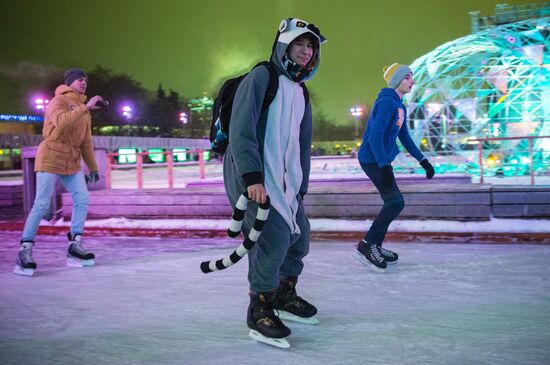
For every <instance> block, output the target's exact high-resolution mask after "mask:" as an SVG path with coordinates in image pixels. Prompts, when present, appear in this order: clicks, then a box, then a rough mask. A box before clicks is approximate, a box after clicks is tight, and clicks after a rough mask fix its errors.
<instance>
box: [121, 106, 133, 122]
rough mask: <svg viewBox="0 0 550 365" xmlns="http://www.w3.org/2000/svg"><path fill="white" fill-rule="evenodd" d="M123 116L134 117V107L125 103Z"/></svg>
mask: <svg viewBox="0 0 550 365" xmlns="http://www.w3.org/2000/svg"><path fill="white" fill-rule="evenodd" d="M122 116H123V117H124V118H126V119H130V118H132V107H131V106H129V105H124V106H123V107H122Z"/></svg>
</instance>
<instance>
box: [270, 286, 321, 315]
mask: <svg viewBox="0 0 550 365" xmlns="http://www.w3.org/2000/svg"><path fill="white" fill-rule="evenodd" d="M297 282H298V278H297V277H296V276H289V277H288V278H286V279H282V280H281V282H280V284H279V288H278V289H277V294H276V295H275V299H274V300H273V308H274V309H275V312H276V314H277V315H278V316H279V318H281V319H285V320H288V321H294V322H299V323H305V324H318V323H319V320H318V319H317V318H315V317H314V315H315V314H317V308H315V306H314V305H313V304H311V303H308V302H307V301H306V300H304V299H303V298H302V297H300V296H298V294H297V293H296V283H297Z"/></svg>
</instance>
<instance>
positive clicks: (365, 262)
mask: <svg viewBox="0 0 550 365" xmlns="http://www.w3.org/2000/svg"><path fill="white" fill-rule="evenodd" d="M353 257H354V258H355V259H356V260H357V261H359V262H360V263H362V264H363V265H365V266H368V267H369V268H370V269H371V270H373V271H375V272H378V273H384V272H386V269H382V268H379V267H377V266H374V265H373V264H372V263H371V262H370V261H369V260H367V259H366V258H365V256H363V254H361V253H360V252H359V251H355V252H354V253H353Z"/></svg>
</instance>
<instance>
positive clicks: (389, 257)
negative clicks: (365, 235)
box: [378, 246, 399, 265]
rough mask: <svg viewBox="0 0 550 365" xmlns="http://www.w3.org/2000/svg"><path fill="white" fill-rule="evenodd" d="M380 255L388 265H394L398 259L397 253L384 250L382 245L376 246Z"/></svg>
mask: <svg viewBox="0 0 550 365" xmlns="http://www.w3.org/2000/svg"><path fill="white" fill-rule="evenodd" d="M378 251H379V252H380V256H382V258H383V259H384V261H386V263H387V264H388V265H396V264H397V263H398V262H399V261H398V260H399V255H398V254H397V253H395V252H393V251H390V250H386V249H385V248H383V247H382V246H378Z"/></svg>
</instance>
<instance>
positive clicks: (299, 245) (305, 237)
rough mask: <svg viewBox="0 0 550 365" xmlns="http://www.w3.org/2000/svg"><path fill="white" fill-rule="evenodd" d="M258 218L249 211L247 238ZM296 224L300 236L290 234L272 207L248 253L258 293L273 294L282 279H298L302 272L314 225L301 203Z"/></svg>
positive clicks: (252, 283) (253, 287)
mask: <svg viewBox="0 0 550 365" xmlns="http://www.w3.org/2000/svg"><path fill="white" fill-rule="evenodd" d="M298 199H300V198H298ZM255 216H256V209H249V210H248V211H247V212H246V216H245V220H244V222H243V231H244V232H246V235H248V232H250V228H251V227H252V224H253V222H254V219H255ZM296 222H297V223H298V226H299V227H300V234H292V233H290V228H288V225H287V223H286V222H285V220H284V219H283V217H281V215H280V214H279V212H277V210H275V209H274V208H271V210H270V211H269V217H268V218H267V221H266V222H265V224H264V229H263V230H262V234H261V235H260V238H259V239H258V242H256V245H255V246H254V247H253V248H252V250H250V252H249V253H248V282H249V283H250V290H252V291H254V292H256V293H261V292H266V291H270V290H273V289H276V288H277V287H278V286H279V279H280V278H281V277H289V276H296V277H297V276H299V275H300V274H301V273H302V270H303V268H304V262H303V258H304V257H305V256H306V255H307V254H308V253H309V234H310V225H309V220H308V219H307V217H306V215H305V211H304V205H303V203H301V202H300V204H299V207H298V213H297V215H296Z"/></svg>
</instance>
